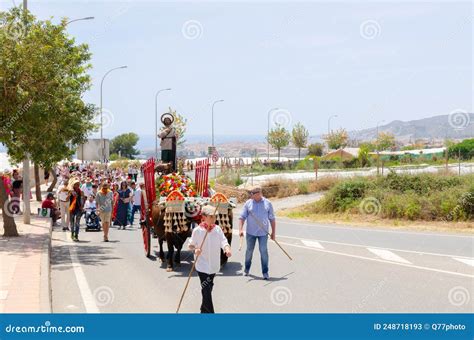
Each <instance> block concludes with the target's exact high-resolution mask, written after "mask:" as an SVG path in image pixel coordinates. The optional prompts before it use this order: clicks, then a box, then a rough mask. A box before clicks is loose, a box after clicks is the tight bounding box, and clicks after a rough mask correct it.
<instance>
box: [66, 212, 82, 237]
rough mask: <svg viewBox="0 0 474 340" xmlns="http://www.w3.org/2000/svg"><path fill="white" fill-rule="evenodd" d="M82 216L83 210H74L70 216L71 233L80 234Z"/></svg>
mask: <svg viewBox="0 0 474 340" xmlns="http://www.w3.org/2000/svg"><path fill="white" fill-rule="evenodd" d="M81 216H82V212H80V211H77V212H72V213H71V216H70V217H69V222H70V224H71V233H73V234H74V235H76V236H77V235H79V227H80V225H81Z"/></svg>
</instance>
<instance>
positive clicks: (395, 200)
mask: <svg viewBox="0 0 474 340" xmlns="http://www.w3.org/2000/svg"><path fill="white" fill-rule="evenodd" d="M472 183H474V175H465V176H456V175H436V174H421V175H397V174H389V175H388V176H387V177H386V178H384V177H378V178H359V179H349V180H340V181H339V182H337V184H335V185H334V186H333V188H332V189H330V190H329V192H328V193H327V194H326V195H325V196H324V197H323V198H322V199H321V200H320V201H318V202H316V203H314V204H313V205H311V210H310V213H341V212H346V213H354V214H364V211H363V210H361V209H360V207H359V204H360V203H361V202H363V200H365V199H371V200H375V202H376V209H375V213H374V214H377V215H378V216H380V217H382V218H392V219H407V220H426V221H430V220H438V221H466V220H473V219H474V185H473V184H472ZM377 206H379V207H378V208H377ZM365 213H367V214H371V213H370V212H365Z"/></svg>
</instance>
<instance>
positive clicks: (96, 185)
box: [0, 163, 276, 313]
mask: <svg viewBox="0 0 474 340" xmlns="http://www.w3.org/2000/svg"><path fill="white" fill-rule="evenodd" d="M55 171H56V174H55V175H56V177H57V178H58V183H59V185H58V187H57V190H56V194H54V193H52V192H49V193H47V195H46V198H45V200H44V201H43V202H42V208H43V209H49V210H50V216H51V218H52V219H53V224H56V223H57V221H59V220H60V223H61V226H62V229H63V231H70V232H71V238H72V240H73V241H78V240H79V239H78V237H79V231H80V229H81V219H82V217H83V216H85V219H84V220H85V222H86V224H87V225H88V221H89V220H90V219H91V218H92V216H93V215H97V216H98V218H99V219H100V222H101V226H102V229H103V233H104V242H108V241H109V228H110V226H111V225H117V226H118V229H119V230H120V229H123V230H125V229H126V228H127V227H129V226H130V227H131V226H133V225H134V220H135V219H134V216H135V214H136V212H137V211H138V212H139V213H140V208H141V203H142V202H141V198H142V190H145V185H144V183H137V179H138V174H139V172H140V170H139V168H138V167H133V166H131V167H128V168H127V169H120V168H116V169H110V168H102V167H101V168H99V167H98V165H96V164H93V163H89V164H74V163H70V164H68V163H66V164H63V165H61V166H59V167H57V168H56V169H55ZM0 180H3V184H4V186H5V188H6V191H7V195H9V196H10V197H11V198H12V201H13V199H14V198H16V199H17V200H18V212H19V207H20V205H19V199H20V198H21V195H22V190H21V183H22V180H21V177H20V176H19V173H18V171H16V170H14V171H13V172H10V171H4V172H0ZM208 190H210V191H211V190H212V189H211V188H210V187H208ZM210 193H211V192H210ZM249 193H250V199H249V200H248V201H247V202H246V203H245V204H244V206H243V209H242V212H241V214H240V216H239V235H240V237H241V238H243V237H244V235H245V238H246V241H247V242H246V244H247V249H246V252H245V268H244V275H245V276H248V275H249V272H250V267H251V265H252V257H253V253H254V249H255V246H256V243H257V242H258V249H259V252H260V262H261V270H262V276H263V279H265V280H268V279H269V256H268V246H267V241H268V236H269V237H270V238H271V239H272V240H275V235H276V223H275V214H274V211H273V206H272V204H271V202H270V201H269V200H268V199H266V198H265V197H263V194H262V188H261V187H258V186H255V187H252V188H251V189H250V190H249ZM211 194H212V193H211ZM216 212H217V209H215V208H214V207H211V206H204V207H203V208H202V217H203V221H202V223H200V224H199V226H198V227H197V228H195V229H193V232H192V236H191V239H190V242H189V248H190V249H191V250H192V251H193V252H194V253H195V256H196V259H195V261H196V270H197V272H198V274H199V278H200V281H201V291H202V304H201V312H202V313H214V306H213V301H212V290H213V285H214V278H215V275H216V273H217V272H218V271H219V269H220V250H221V249H222V250H223V251H224V253H225V254H226V256H228V257H230V256H231V249H230V245H229V244H228V242H227V240H226V238H225V237H224V234H223V233H222V230H221V229H220V228H216V216H215V215H216ZM245 223H246V224H247V228H246V233H245V234H244V224H245ZM206 238H207V242H205V240H206ZM201 254H203V256H201Z"/></svg>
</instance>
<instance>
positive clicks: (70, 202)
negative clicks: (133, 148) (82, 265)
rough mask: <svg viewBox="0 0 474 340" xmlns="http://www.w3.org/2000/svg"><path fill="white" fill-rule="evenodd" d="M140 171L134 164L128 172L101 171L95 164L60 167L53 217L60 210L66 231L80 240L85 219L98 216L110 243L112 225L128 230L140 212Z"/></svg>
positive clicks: (120, 170) (75, 239) (142, 185)
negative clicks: (93, 215) (82, 221)
mask: <svg viewBox="0 0 474 340" xmlns="http://www.w3.org/2000/svg"><path fill="white" fill-rule="evenodd" d="M139 172H140V171H139V168H138V167H136V166H133V165H132V166H129V167H128V168H127V169H99V168H98V167H97V166H96V165H95V164H94V163H89V164H85V165H84V164H80V165H77V164H74V163H72V164H64V165H62V166H60V167H59V168H58V169H57V173H58V177H59V182H60V185H59V187H58V189H57V195H56V196H57V202H56V203H57V204H56V206H55V207H54V209H53V211H55V212H53V213H52V216H53V215H54V214H56V211H58V210H59V211H60V216H61V225H62V227H63V230H64V231H70V232H71V237H72V239H73V240H74V241H78V237H79V230H80V226H81V218H82V216H85V222H87V221H88V219H89V218H90V215H91V214H93V213H94V214H97V215H98V217H99V218H100V223H101V227H102V229H103V232H104V241H105V242H108V241H109V235H108V234H109V228H110V226H111V225H116V226H118V229H122V230H125V229H126V228H127V227H129V226H133V225H134V220H135V219H134V216H135V214H136V212H137V211H138V212H140V206H141V190H142V189H143V188H144V184H143V183H140V184H138V183H137V179H138V174H139ZM53 219H54V217H53Z"/></svg>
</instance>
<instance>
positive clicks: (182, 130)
mask: <svg viewBox="0 0 474 340" xmlns="http://www.w3.org/2000/svg"><path fill="white" fill-rule="evenodd" d="M170 113H171V114H172V115H173V117H174V123H173V126H174V128H175V130H176V134H177V135H178V140H177V143H176V144H177V146H182V145H183V144H184V143H186V139H185V138H184V135H185V134H186V125H187V123H188V120H187V119H186V118H184V116H182V115H180V114H179V113H177V112H176V110H174V111H173V110H172V109H171V107H170Z"/></svg>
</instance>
